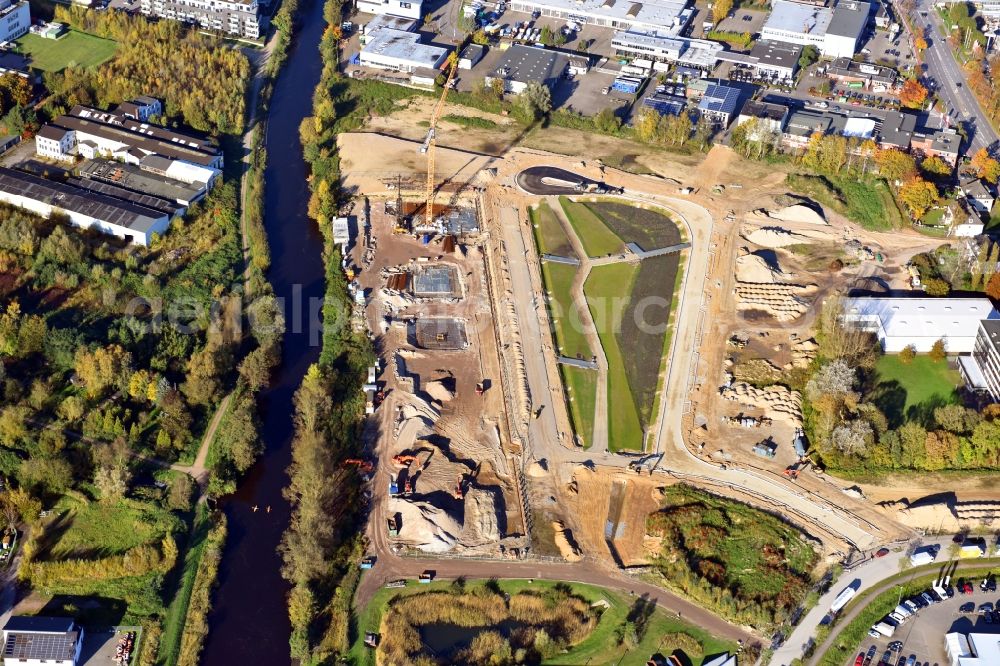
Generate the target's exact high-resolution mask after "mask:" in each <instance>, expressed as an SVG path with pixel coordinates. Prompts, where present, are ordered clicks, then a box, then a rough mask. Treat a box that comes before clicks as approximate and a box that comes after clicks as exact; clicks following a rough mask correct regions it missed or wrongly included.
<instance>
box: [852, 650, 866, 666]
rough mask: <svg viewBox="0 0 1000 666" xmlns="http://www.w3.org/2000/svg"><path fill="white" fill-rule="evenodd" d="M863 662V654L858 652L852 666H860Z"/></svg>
mask: <svg viewBox="0 0 1000 666" xmlns="http://www.w3.org/2000/svg"><path fill="white" fill-rule="evenodd" d="M864 662H865V653H864V652H859V653H858V656H857V657H855V659H854V666H862V664H864Z"/></svg>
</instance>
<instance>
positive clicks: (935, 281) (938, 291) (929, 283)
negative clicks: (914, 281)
mask: <svg viewBox="0 0 1000 666" xmlns="http://www.w3.org/2000/svg"><path fill="white" fill-rule="evenodd" d="M924 293H925V294H927V295H928V296H947V295H948V294H949V293H951V285H950V284H948V283H947V282H945V281H944V280H942V279H941V278H927V279H926V280H924Z"/></svg>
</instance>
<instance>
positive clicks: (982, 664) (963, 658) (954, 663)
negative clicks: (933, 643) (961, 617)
mask: <svg viewBox="0 0 1000 666" xmlns="http://www.w3.org/2000/svg"><path fill="white" fill-rule="evenodd" d="M944 647H945V652H947V653H948V660H949V663H950V664H951V666H995V665H996V664H1000V634H960V633H957V632H956V633H951V634H945V637H944Z"/></svg>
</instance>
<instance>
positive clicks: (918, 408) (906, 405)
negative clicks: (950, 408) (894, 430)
mask: <svg viewBox="0 0 1000 666" xmlns="http://www.w3.org/2000/svg"><path fill="white" fill-rule="evenodd" d="M875 373H876V380H875V382H874V384H875V388H874V390H873V393H874V394H876V395H879V396H880V398H879V399H878V400H876V404H878V405H879V408H880V409H882V411H883V413H885V415H886V417H887V418H888V419H889V422H890V423H902V422H904V421H906V420H912V418H911V417H916V416H919V415H920V414H921V413H924V412H926V413H930V412H933V410H934V408H935V407H940V406H942V405H950V404H953V403H956V402H958V396H957V395H956V387H957V386H959V385H960V384H961V377H960V376H959V373H958V370H955V369H954V368H951V367H950V366H949V365H948V363H947V362H946V361H934V360H933V359H931V357H930V356H928V355H926V354H919V355H917V356H916V357H915V358H914V359H913V361H911V362H910V363H908V364H906V363H902V362H901V361H900V358H899V355H898V354H885V355H883V356H881V357H880V358H879V359H878V362H877V363H876V364H875ZM900 398H903V399H902V400H901V399H900Z"/></svg>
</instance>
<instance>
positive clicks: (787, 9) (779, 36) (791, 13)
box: [761, 0, 871, 58]
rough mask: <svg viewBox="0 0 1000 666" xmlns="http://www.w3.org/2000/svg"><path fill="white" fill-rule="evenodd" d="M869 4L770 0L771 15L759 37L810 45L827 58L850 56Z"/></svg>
mask: <svg viewBox="0 0 1000 666" xmlns="http://www.w3.org/2000/svg"><path fill="white" fill-rule="evenodd" d="M870 10H871V5H869V4H868V3H867V2H857V1H855V0H841V2H840V3H838V4H837V6H836V7H834V8H832V9H831V8H829V7H820V6H815V5H809V4H804V3H801V2H792V0H772V2H771V15H770V16H768V18H767V22H766V23H765V24H764V27H763V28H762V29H761V38H762V39H771V40H775V41H779V42H786V43H789V44H801V45H802V46H808V45H812V46H815V47H816V48H817V49H819V52H820V53H821V54H823V55H824V56H827V57H828V58H840V57H846V58H850V57H851V56H853V55H854V53H855V52H856V51H857V46H858V41H859V40H860V39H861V36H862V35H863V34H864V31H865V27H866V26H867V25H868V13H869V11H870Z"/></svg>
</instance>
